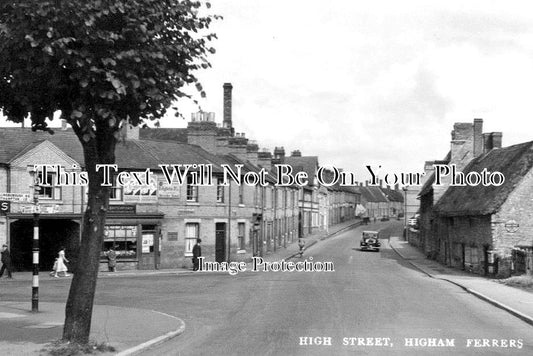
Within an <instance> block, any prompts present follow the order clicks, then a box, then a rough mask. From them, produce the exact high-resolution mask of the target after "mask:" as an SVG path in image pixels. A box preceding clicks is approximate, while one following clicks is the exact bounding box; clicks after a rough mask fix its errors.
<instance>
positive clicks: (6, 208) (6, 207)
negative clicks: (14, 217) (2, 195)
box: [0, 200, 11, 215]
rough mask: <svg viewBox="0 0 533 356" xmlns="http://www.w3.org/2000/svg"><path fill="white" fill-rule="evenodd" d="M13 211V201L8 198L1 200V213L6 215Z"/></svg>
mask: <svg viewBox="0 0 533 356" xmlns="http://www.w3.org/2000/svg"><path fill="white" fill-rule="evenodd" d="M10 211H11V202H10V201H7V200H0V215H6V214H7V213H9V212H10Z"/></svg>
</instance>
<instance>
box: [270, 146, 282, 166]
mask: <svg viewBox="0 0 533 356" xmlns="http://www.w3.org/2000/svg"><path fill="white" fill-rule="evenodd" d="M284 162H285V148H283V147H276V148H274V159H273V160H272V163H273V164H282V163H284Z"/></svg>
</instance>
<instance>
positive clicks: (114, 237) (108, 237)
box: [100, 225, 137, 259]
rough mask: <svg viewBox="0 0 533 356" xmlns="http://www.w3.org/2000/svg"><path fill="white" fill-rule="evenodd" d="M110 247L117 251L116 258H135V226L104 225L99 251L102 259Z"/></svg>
mask: <svg viewBox="0 0 533 356" xmlns="http://www.w3.org/2000/svg"><path fill="white" fill-rule="evenodd" d="M110 248H113V249H114V250H115V252H116V253H117V259H137V226H136V225H106V226H105V230H104V243H103V244H102V252H101V253H100V257H101V258H102V259H105V258H106V252H107V251H109V249H110Z"/></svg>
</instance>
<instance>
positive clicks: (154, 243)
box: [100, 212, 164, 271]
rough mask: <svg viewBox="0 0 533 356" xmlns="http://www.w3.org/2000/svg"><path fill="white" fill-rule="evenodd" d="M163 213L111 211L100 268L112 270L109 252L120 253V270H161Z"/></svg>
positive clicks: (117, 267) (117, 261) (118, 260)
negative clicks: (109, 266) (109, 265)
mask: <svg viewBox="0 0 533 356" xmlns="http://www.w3.org/2000/svg"><path fill="white" fill-rule="evenodd" d="M163 216H164V215H163V214H162V213H131V214H116V213H113V212H110V213H109V214H108V218H107V220H106V226H105V230H104V243H103V244H102V251H101V253H100V270H101V271H107V270H108V258H107V254H108V253H109V251H110V249H113V250H114V251H115V254H116V265H117V266H116V269H117V270H118V271H121V270H135V269H159V267H160V264H161V221H162V219H163Z"/></svg>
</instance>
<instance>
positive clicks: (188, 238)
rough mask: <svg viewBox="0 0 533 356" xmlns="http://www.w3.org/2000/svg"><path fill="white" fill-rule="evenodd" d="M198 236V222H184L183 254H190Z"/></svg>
mask: <svg viewBox="0 0 533 356" xmlns="http://www.w3.org/2000/svg"><path fill="white" fill-rule="evenodd" d="M199 237H200V224H198V223H187V224H185V256H192V248H193V247H194V245H195V244H196V239H198V238H199Z"/></svg>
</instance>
